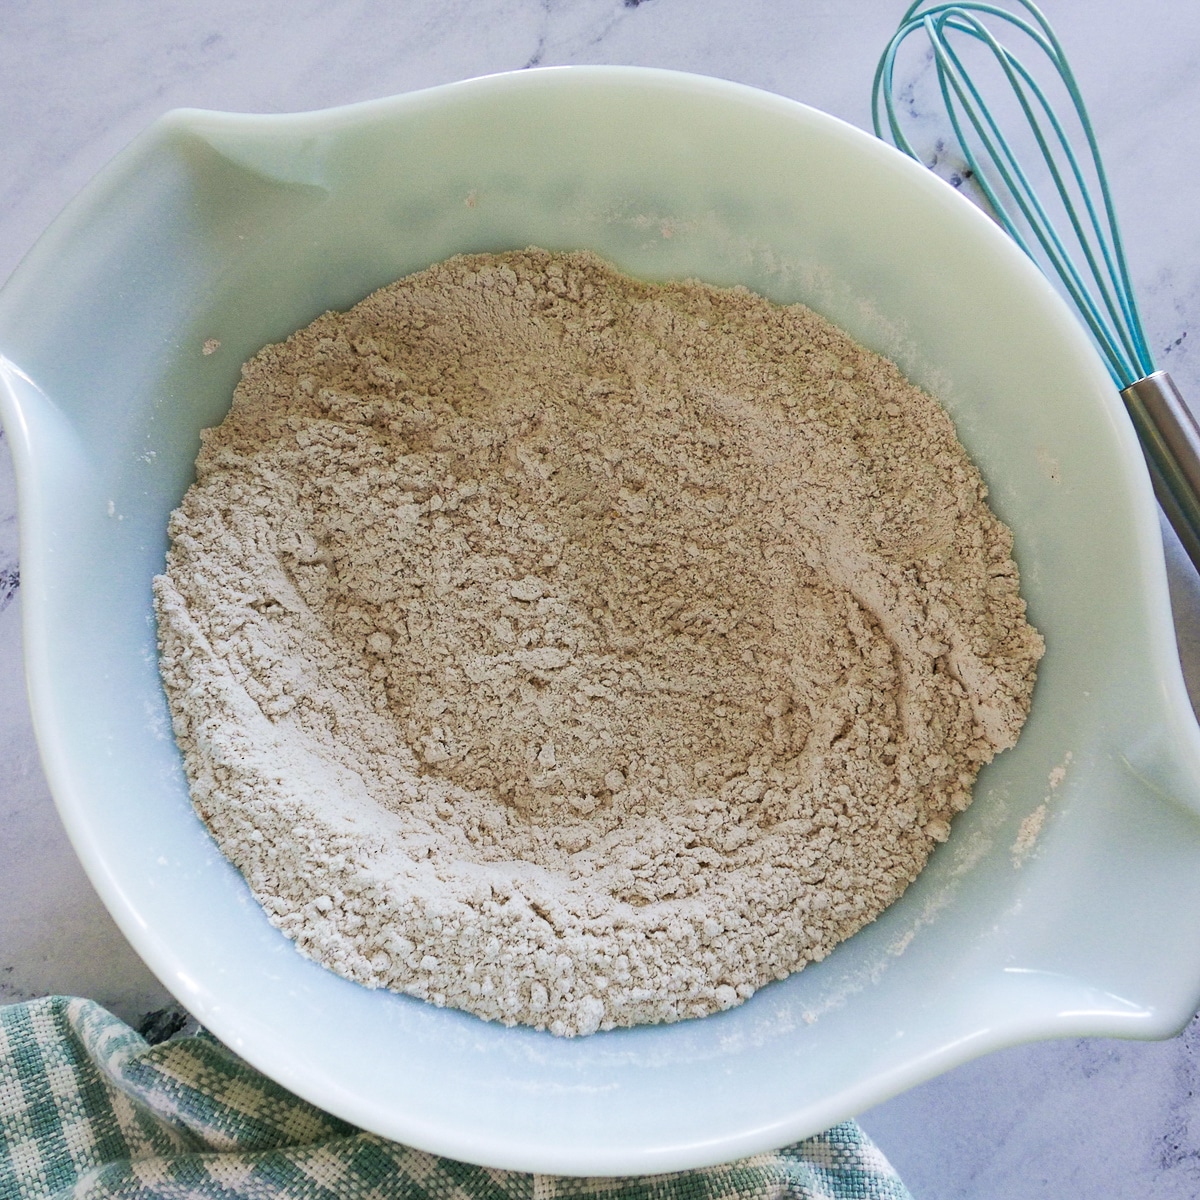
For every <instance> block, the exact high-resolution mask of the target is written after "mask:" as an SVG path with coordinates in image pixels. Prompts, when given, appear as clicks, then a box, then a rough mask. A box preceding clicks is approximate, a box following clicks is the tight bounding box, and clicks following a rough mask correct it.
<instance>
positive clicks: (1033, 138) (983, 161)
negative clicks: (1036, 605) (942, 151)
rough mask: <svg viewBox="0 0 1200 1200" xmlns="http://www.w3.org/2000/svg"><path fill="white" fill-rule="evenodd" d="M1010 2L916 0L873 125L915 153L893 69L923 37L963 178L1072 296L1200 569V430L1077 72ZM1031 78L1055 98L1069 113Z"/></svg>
mask: <svg viewBox="0 0 1200 1200" xmlns="http://www.w3.org/2000/svg"><path fill="white" fill-rule="evenodd" d="M1013 3H1014V6H1016V11H1010V10H1008V9H1005V8H1001V7H999V6H997V5H994V4H988V3H976V2H972V0H965V2H960V3H930V2H929V0H918V2H917V3H915V4H913V5H912V6H911V7H910V8H909V9H908V11H907V12H906V13H905V14H904V16H903V18H902V19H901V21H900V26H899V28H898V29H897V31H896V33H895V34H894V35H893V37H892V40H891V41H890V42H889V43H888V46H887V49H886V50H885V51H884V53H883V56H882V58H881V59H880V60H879V66H878V68H877V70H876V72H875V81H874V85H873V89H872V97H871V108H872V115H873V118H874V123H875V133H876V135H878V136H879V137H883V136H884V132H883V128H882V125H883V122H882V119H881V118H882V116H883V114H884V113H886V117H887V132H888V134H890V137H891V140H892V141H893V143H894V144H895V145H896V146H897V147H898V148H899V149H901V150H903V151H904V152H905V153H906V154H909V155H911V156H912V157H913V158H915V159H917V160H918V161H922V159H921V155H920V154H919V153H918V152H917V151H916V150H915V149H914V148H913V146H912V145H911V143H910V141H909V139H908V137H907V136H906V135H905V132H904V129H903V127H902V124H901V114H900V112H899V111H898V110H899V109H900V108H901V107H902V106H901V105H900V104H899V103H898V97H897V91H896V86H895V79H894V73H895V63H896V54H897V52H898V51H899V49H900V47H901V45H902V44H903V43H904V42H905V41H907V40H908V38H910V37H913V36H917V37H924V38H925V39H927V40H928V43H929V45H930V46H931V47H932V51H933V66H934V70H935V72H936V77H937V84H938V88H939V90H940V93H941V99H942V102H943V104H944V106H945V109H946V113H947V115H948V116H949V119H950V125H951V127H952V129H953V132H954V137H955V139H956V141H957V143H958V148H959V151H960V152H961V154H962V160H963V163H964V170H963V171H962V179H963V180H964V181H966V180H969V181H970V183H971V185H973V186H975V187H977V188H978V189H979V191H980V192H981V193H982V196H983V200H984V202H985V205H986V207H988V208H990V210H991V213H992V215H993V216H994V217H995V218H996V220H997V221H999V223H1000V224H1001V225H1002V226H1003V227H1004V228H1005V229H1006V230H1007V231H1008V233H1009V234H1010V235H1011V236H1012V238H1013V239H1014V240H1015V241H1016V243H1017V244H1018V245H1019V246H1020V247H1021V248H1022V249H1023V250H1024V251H1025V252H1026V253H1027V254H1028V255H1029V256H1030V257H1031V258H1032V259H1033V260H1034V261H1035V262H1036V263H1037V264H1038V265H1039V266H1040V267H1041V269H1042V270H1043V272H1045V273H1046V274H1047V275H1048V276H1051V277H1057V278H1058V280H1059V281H1060V282H1061V285H1062V287H1063V289H1064V291H1065V292H1066V294H1067V296H1068V297H1069V298H1070V300H1071V301H1072V302H1073V303H1074V305H1075V307H1076V309H1077V310H1078V312H1079V315H1080V316H1081V317H1082V319H1083V321H1084V323H1085V324H1086V325H1087V327H1088V329H1089V330H1090V332H1091V334H1092V337H1093V339H1094V340H1095V342H1096V345H1097V347H1098V348H1099V350H1100V352H1101V354H1102V355H1103V357H1104V358H1105V360H1106V362H1107V364H1108V368H1109V370H1110V372H1111V373H1112V377H1113V381H1114V382H1115V384H1116V386H1117V388H1118V389H1119V391H1120V393H1121V397H1122V399H1123V400H1124V401H1125V406H1126V408H1127V409H1128V412H1129V415H1130V418H1131V419H1132V421H1133V425H1134V428H1135V430H1136V431H1137V435H1138V438H1139V440H1140V441H1141V444H1142V449H1143V451H1144V452H1145V455H1146V461H1147V465H1148V466H1149V468H1150V476H1151V480H1152V481H1153V483H1154V490H1155V494H1156V495H1157V497H1158V500H1159V503H1160V504H1161V505H1162V507H1163V511H1164V512H1165V513H1166V515H1167V518H1168V520H1169V521H1170V522H1171V525H1172V526H1173V527H1174V529H1175V532H1176V533H1177V534H1178V535H1179V540H1180V541H1181V543H1182V544H1183V546H1184V549H1185V550H1186V551H1187V553H1188V556H1189V557H1190V558H1191V560H1192V563H1193V564H1194V565H1195V566H1196V568H1197V569H1198V570H1200V426H1198V425H1197V423H1196V421H1195V419H1194V418H1193V417H1192V415H1191V413H1190V412H1189V410H1188V408H1187V406H1186V404H1185V403H1184V401H1183V398H1182V396H1181V395H1180V394H1179V390H1178V389H1177V388H1176V386H1175V384H1174V382H1173V381H1172V379H1171V377H1170V375H1168V374H1167V372H1166V371H1159V370H1155V366H1154V360H1153V355H1152V354H1151V351H1150V347H1149V344H1148V343H1147V340H1146V336H1145V332H1144V330H1143V328H1142V321H1141V317H1140V315H1139V313H1138V306H1137V301H1136V299H1135V297H1134V293H1133V287H1132V285H1131V283H1130V279H1129V270H1128V267H1127V266H1126V262H1125V252H1124V250H1123V248H1122V245H1121V235H1120V231H1119V229H1118V227H1117V219H1116V214H1115V212H1114V209H1113V203H1112V197H1111V195H1110V193H1109V188H1108V181H1107V179H1106V177H1105V172H1104V165H1103V163H1102V162H1101V159H1100V151H1099V148H1098V147H1097V144H1096V138H1095V135H1094V133H1093V130H1092V123H1091V121H1090V120H1089V118H1088V114H1087V110H1086V109H1085V107H1084V103H1083V97H1082V95H1081V94H1080V91H1079V87H1078V84H1077V83H1076V81H1075V76H1074V74H1073V73H1072V71H1071V68H1070V66H1069V65H1068V63H1067V59H1066V56H1065V55H1064V53H1063V50H1062V47H1061V45H1060V44H1059V41H1058V38H1057V37H1056V36H1055V34H1054V31H1053V30H1052V29H1051V27H1050V24H1049V22H1048V21H1047V20H1046V18H1045V17H1044V16H1043V15H1042V13H1041V12H1040V11H1039V10H1038V9H1037V8H1036V7H1035V6H1034V5H1033V4H1032V3H1029V2H1028V0H1013ZM994 29H999V30H1004V31H1005V32H1006V34H1008V35H1012V36H1013V37H1015V38H1016V39H1017V40H1018V41H1019V42H1020V44H1021V45H1022V46H1023V47H1028V48H1029V49H1031V50H1032V51H1033V54H1034V57H1033V59H1032V60H1031V61H1034V62H1038V61H1041V60H1044V62H1042V66H1041V68H1040V70H1035V69H1034V68H1032V67H1031V66H1030V65H1029V63H1027V62H1026V61H1023V60H1022V59H1021V58H1020V57H1019V56H1018V55H1017V53H1016V52H1015V51H1014V50H1012V49H1011V48H1009V47H1006V46H1005V45H1004V44H1003V43H1002V42H1001V40H1000V38H999V37H998V36H997V34H996V33H995V32H993V30H994ZM968 57H970V61H971V65H970V66H969V65H968ZM976 68H982V69H981V70H977V69H976ZM985 74H986V76H987V81H988V82H987V84H986V87H985V84H984V75H985ZM1039 76H1040V78H1042V79H1044V80H1045V81H1046V83H1047V84H1048V85H1049V86H1050V87H1051V88H1053V89H1054V91H1055V92H1056V93H1057V94H1058V96H1059V97H1060V98H1061V97H1065V99H1066V102H1067V109H1066V111H1067V116H1066V119H1065V120H1064V118H1063V115H1062V113H1061V112H1060V111H1059V110H1058V109H1056V107H1055V102H1054V100H1052V98H1051V95H1050V94H1049V92H1048V90H1047V87H1045V86H1043V84H1042V83H1041V82H1039ZM1055 78H1056V80H1057V82H1055ZM988 89H991V90H988ZM996 89H999V90H996ZM985 91H986V93H987V94H986V95H985ZM989 99H990V100H991V101H992V103H989ZM1014 102H1015V103H1014ZM1005 108H1007V110H1008V111H1009V112H1010V113H1012V114H1014V115H1015V119H1016V120H1017V121H1019V122H1022V123H1023V124H1022V126H1021V129H1020V132H1021V136H1022V138H1023V139H1024V146H1025V150H1024V155H1025V157H1024V159H1023V156H1022V153H1020V152H1018V150H1017V149H1016V148H1015V147H1014V143H1013V141H1012V140H1011V139H1010V138H1009V137H1007V136H1006V135H1005V133H1004V132H1003V131H1002V127H1001V122H1002V120H1003V119H1004V118H1002V117H1001V116H1000V115H999V114H1000V113H1001V111H1002V110H1004V109H1005ZM881 109H882V111H881ZM910 110H911V105H910ZM1018 110H1019V115H1016V114H1017V112H1018ZM908 116H909V121H910V123H911V122H912V121H913V120H915V119H916V117H915V114H914V113H913V112H912V111H910V112H909V114H908ZM1068 125H1070V126H1072V132H1073V133H1074V135H1075V136H1078V135H1079V134H1082V141H1083V143H1084V145H1082V146H1081V147H1079V148H1077V147H1076V146H1075V145H1073V143H1072V132H1069V131H1068ZM1039 160H1040V166H1038V163H1039ZM1031 161H1032V162H1033V164H1034V166H1035V169H1036V170H1038V171H1039V172H1041V173H1043V174H1044V175H1045V176H1047V177H1048V179H1049V185H1048V186H1047V187H1046V188H1045V189H1044V191H1043V192H1042V193H1041V194H1039V192H1038V190H1037V188H1036V187H1035V185H1034V183H1033V182H1032V180H1031V176H1030V172H1029V170H1028V169H1027V164H1028V163H1030V162H1031ZM1023 163H1024V164H1026V165H1023ZM1052 209H1053V210H1054V211H1053V213H1052V211H1051V210H1052Z"/></svg>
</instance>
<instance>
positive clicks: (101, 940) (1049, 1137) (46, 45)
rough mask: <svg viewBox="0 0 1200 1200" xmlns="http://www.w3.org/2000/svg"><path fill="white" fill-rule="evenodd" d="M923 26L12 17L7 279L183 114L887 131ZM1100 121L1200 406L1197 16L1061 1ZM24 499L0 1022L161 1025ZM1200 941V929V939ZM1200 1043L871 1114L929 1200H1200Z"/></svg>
mask: <svg viewBox="0 0 1200 1200" xmlns="http://www.w3.org/2000/svg"><path fill="white" fill-rule="evenodd" d="M902 8H903V0H859V2H858V3H856V4H845V3H842V4H836V3H833V2H832V0H764V2H759V3H750V4H747V3H745V2H744V0H743V2H734V0H642V2H641V3H636V2H635V0H625V2H624V3H622V2H621V0H443V3H441V4H438V5H416V4H414V3H412V2H411V0H397V2H395V3H391V4H388V3H383V2H382V0H293V3H291V4H288V5H283V4H279V3H276V4H269V3H266V2H265V0H237V2H236V3H235V2H234V0H211V2H210V3H208V4H205V5H194V4H190V3H187V2H186V0H157V2H156V3H153V4H151V3H149V2H147V0H91V2H89V3H86V4H85V3H83V0H61V2H60V3H57V4H53V5H48V4H39V3H35V2H34V0H4V3H3V4H0V30H2V32H0V163H2V164H3V170H0V278H4V277H6V276H7V274H8V273H9V271H11V269H12V268H13V267H14V266H15V265H16V264H17V262H18V261H19V260H20V258H21V256H22V255H23V254H24V252H25V251H26V250H27V249H28V247H29V246H30V245H31V244H32V242H33V241H34V239H35V238H36V237H37V236H38V234H39V233H40V232H41V231H42V230H43V229H44V228H45V227H46V226H47V225H48V224H49V222H50V221H51V220H52V219H53V218H54V216H55V215H56V214H57V213H58V211H59V210H60V209H61V208H62V207H63V205H64V204H65V203H66V202H67V201H68V200H69V199H70V198H71V197H72V195H73V194H74V193H75V192H76V191H77V190H78V189H79V188H80V187H82V185H83V184H84V183H85V182H86V181H87V180H88V179H89V178H90V177H91V176H92V175H93V174H94V173H95V172H96V171H97V170H98V169H99V168H100V167H101V166H102V165H103V164H104V163H105V162H106V161H107V160H108V159H109V158H110V157H111V156H112V155H113V154H114V153H115V152H116V151H117V150H119V149H120V148H121V146H123V145H124V144H125V143H126V142H127V141H128V140H129V139H130V138H132V137H133V136H134V135H135V134H136V133H137V132H139V131H140V130H141V129H142V128H143V127H144V126H145V125H146V124H147V123H148V122H149V121H151V120H152V119H153V118H154V117H156V116H158V115H159V114H160V113H162V112H164V111H165V110H167V109H169V108H173V107H177V106H181V105H186V106H199V107H207V108H218V109H228V110H235V111H255V112H281V111H289V110H296V109H309V108H319V107H324V106H327V105H333V104H342V103H347V102H350V101H355V100H362V99H368V98H372V97H376V96H383V95H388V94H392V93H395V92H401V91H407V90H410V89H413V88H417V87H423V86H427V85H430V84H435V83H440V82H444V81H448V80H453V79H459V78H465V77H467V76H471V75H478V74H483V73H487V72H492V71H498V70H507V69H514V68H520V67H525V66H528V65H533V64H541V65H552V64H567V63H626V64H639V65H652V66H662V67H673V68H678V69H683V70H690V71H697V72H702V73H706V74H712V75H719V76H723V77H725V78H729V79H734V80H738V81H740V82H743V83H749V84H754V85H757V86H759V87H764V88H768V89H771V90H773V91H777V92H780V93H782V94H784V95H786V96H790V97H794V98H796V99H799V100H803V101H805V102H807V103H810V104H813V105H815V106H817V107H819V108H823V109H825V110H826V111H828V112H832V113H834V114H836V115H838V116H840V117H843V118H845V119H846V120H848V121H851V122H853V123H855V124H857V125H861V126H864V127H865V126H867V125H868V124H869V109H868V97H869V91H870V80H871V75H872V72H873V69H874V64H875V60H876V58H877V56H878V54H879V52H880V50H881V49H882V47H883V45H884V43H885V42H886V40H887V37H888V35H889V34H890V32H891V30H892V28H893V27H894V25H895V23H896V21H897V20H898V18H899V15H900V11H901V9H902ZM1046 8H1047V10H1048V15H1049V16H1050V17H1051V19H1052V21H1053V22H1054V23H1055V25H1056V27H1057V29H1058V31H1059V34H1060V36H1061V37H1062V40H1063V41H1064V43H1065V45H1066V46H1067V48H1068V52H1069V54H1070V56H1071V59H1072V61H1073V63H1074V65H1075V68H1076V71H1077V74H1078V76H1079V78H1080V82H1081V85H1082V87H1083V89H1084V92H1085V94H1086V96H1087V97H1088V101H1089V105H1090V108H1091V111H1092V114H1093V118H1094V120H1095V124H1096V128H1097V132H1098V135H1099V137H1100V140H1101V144H1102V145H1103V147H1104V149H1105V152H1106V157H1107V162H1108V167H1109V172H1110V177H1111V180H1112V183H1113V187H1114V190H1115V192H1116V196H1117V201H1118V206H1119V209H1120V211H1121V213H1122V218H1123V224H1124V230H1125V236H1126V244H1127V249H1128V252H1129V256H1130V259H1131V262H1132V264H1133V271H1134V275H1135V283H1136V287H1137V289H1138V292H1139V295H1140V297H1141V301H1142V305H1143V309H1144V315H1145V319H1146V324H1147V326H1148V329H1149V332H1150V336H1151V339H1152V343H1153V345H1154V348H1155V350H1156V352H1157V353H1158V355H1159V359H1160V362H1161V364H1162V365H1166V366H1169V367H1170V369H1171V370H1172V372H1173V373H1174V375H1175V378H1176V381H1177V382H1178V383H1179V385H1180V386H1181V388H1182V389H1183V390H1184V392H1185V394H1190V395H1192V396H1197V397H1200V358H1198V357H1196V356H1195V354H1194V353H1193V347H1194V345H1195V343H1196V341H1197V340H1198V339H1200V330H1198V328H1197V325H1196V322H1197V319H1198V318H1200V222H1198V221H1197V220H1196V212H1197V198H1198V197H1200V71H1198V68H1200V8H1197V7H1196V6H1194V5H1190V4H1182V5H1181V4H1177V3H1171V2H1169V0H1143V2H1142V3H1139V4H1138V5H1136V6H1133V5H1128V4H1120V3H1117V2H1116V0H1057V2H1055V0H1046ZM1167 542H1168V561H1169V569H1170V573H1171V581H1172V589H1173V598H1174V601H1175V605H1176V623H1177V628H1178V632H1179V635H1180V642H1181V648H1182V654H1183V659H1184V665H1185V671H1186V672H1187V674H1188V677H1189V683H1190V685H1191V686H1192V689H1193V696H1194V697H1200V581H1198V580H1197V578H1196V576H1195V575H1194V573H1193V572H1192V570H1191V567H1190V566H1189V565H1188V564H1187V562H1186V560H1185V559H1184V558H1183V557H1182V555H1181V554H1180V552H1179V550H1178V546H1177V545H1176V544H1175V543H1174V542H1173V539H1172V538H1171V537H1170V535H1169V533H1168V535H1167ZM19 613H20V589H19V586H17V544H16V522H15V497H14V492H13V485H12V474H11V466H10V464H9V461H8V456H7V451H6V450H4V449H2V448H0V830H2V831H3V836H2V838H0V1002H3V1001H8V1000H18V999H24V998H28V997H32V996H37V995H42V994H46V993H49V992H68V993H74V994H80V995H88V996H92V997H93V998H95V999H97V1000H99V1001H101V1002H102V1003H104V1004H106V1005H108V1006H109V1007H110V1008H112V1009H113V1010H114V1011H116V1012H118V1013H119V1014H120V1015H122V1016H124V1017H126V1018H127V1019H134V1020H136V1019H138V1018H139V1017H140V1016H141V1015H142V1014H144V1013H145V1012H146V1011H147V1010H149V1009H152V1008H155V1007H158V1006H159V1005H162V1004H164V1003H166V1001H167V999H168V997H167V994H166V992H165V991H164V990H163V989H162V987H161V985H160V984H158V982H157V981H156V980H155V979H154V978H153V977H152V976H151V975H150V973H149V972H148V971H147V970H146V968H145V967H144V966H142V964H141V963H140V961H139V960H138V959H137V957H136V956H135V955H134V953H133V952H132V950H130V949H129V948H128V946H127V945H126V944H125V942H124V941H123V939H122V937H121V935H120V934H119V933H118V932H117V930H116V928H115V927H114V926H113V924H112V922H111V921H110V920H109V918H108V916H107V914H106V913H105V911H104V909H103V907H102V906H101V904H100V902H99V901H98V900H97V898H96V897H95V894H94V893H93V891H92V889H91V887H90V885H89V884H88V882H87V880H86V878H85V877H84V875H83V873H82V871H81V869H80V868H79V866H78V864H77V862H76V860H75V857H74V854H73V852H72V850H71V848H70V846H69V844H68V842H67V841H66V838H65V836H64V834H63V832H62V830H61V828H60V826H59V823H58V819H57V816H56V814H55V812H54V808H53V803H52V800H51V798H50V796H49V793H48V790H47V787H46V784H45V781H44V779H43V777H42V774H41V770H40V767H39V765H38V760H37V753H36V749H35V747H34V744H33V737H32V733H31V730H30V725H29V715H28V710H27V708H26V705H25V700H24V693H23V688H22V682H21V680H22V673H21V671H22V669H21V651H20V641H19ZM1197 927H1198V929H1200V914H1197ZM1198 1052H1200V1026H1197V1025H1195V1024H1194V1025H1193V1026H1192V1027H1191V1028H1190V1029H1189V1031H1188V1032H1187V1033H1185V1034H1184V1035H1183V1036H1182V1037H1180V1038H1176V1039H1174V1040H1173V1041H1170V1042H1164V1043H1152V1044H1142V1043H1117V1042H1100V1041H1076V1042H1059V1043H1052V1044H1047V1045H1041V1046H1031V1047H1023V1048H1018V1049H1014V1050H1009V1051H1005V1052H1003V1053H1000V1054H994V1055H992V1056H990V1057H988V1058H985V1059H983V1060H980V1061H978V1062H975V1063H972V1064H970V1065H968V1066H965V1067H962V1068H960V1069H959V1070H957V1071H955V1072H952V1073H950V1074H949V1075H946V1076H943V1077H942V1078H940V1079H937V1080H934V1081H933V1082H931V1083H928V1084H926V1085H925V1086H923V1087H920V1088H917V1089H915V1090H914V1091H912V1092H909V1093H907V1094H906V1095H903V1096H900V1097H898V1098H896V1099H894V1100H892V1101H891V1102H889V1103H887V1104H884V1105H882V1106H880V1107H879V1108H877V1109H874V1110H873V1111H871V1112H869V1113H866V1114H864V1115H863V1123H864V1124H865V1125H866V1127H867V1129H868V1130H869V1131H870V1132H871V1133H872V1134H874V1135H875V1136H876V1138H877V1139H878V1140H879V1142H880V1144H881V1145H882V1147H883V1149H884V1150H885V1151H886V1153H887V1154H888V1155H889V1156H890V1157H891V1158H892V1160H893V1162H894V1163H895V1164H896V1165H897V1166H898V1167H899V1169H900V1170H901V1172H902V1174H903V1175H904V1177H905V1179H906V1181H907V1182H908V1184H909V1186H910V1188H911V1189H912V1191H913V1193H914V1195H915V1196H916V1197H918V1200H941V1198H946V1200H949V1198H950V1197H955V1198H958V1200H976V1198H978V1200H984V1198H985V1197H986V1198H988V1200H1040V1198H1042V1197H1046V1198H1049V1197H1055V1198H1058V1200H1062V1198H1067V1197H1081V1198H1083V1197H1086V1198H1088V1200H1193V1198H1194V1197H1196V1196H1197V1195H1200V1097H1197V1096H1196V1091H1197V1087H1198V1085H1200V1064H1198V1063H1197V1053H1198Z"/></svg>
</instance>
